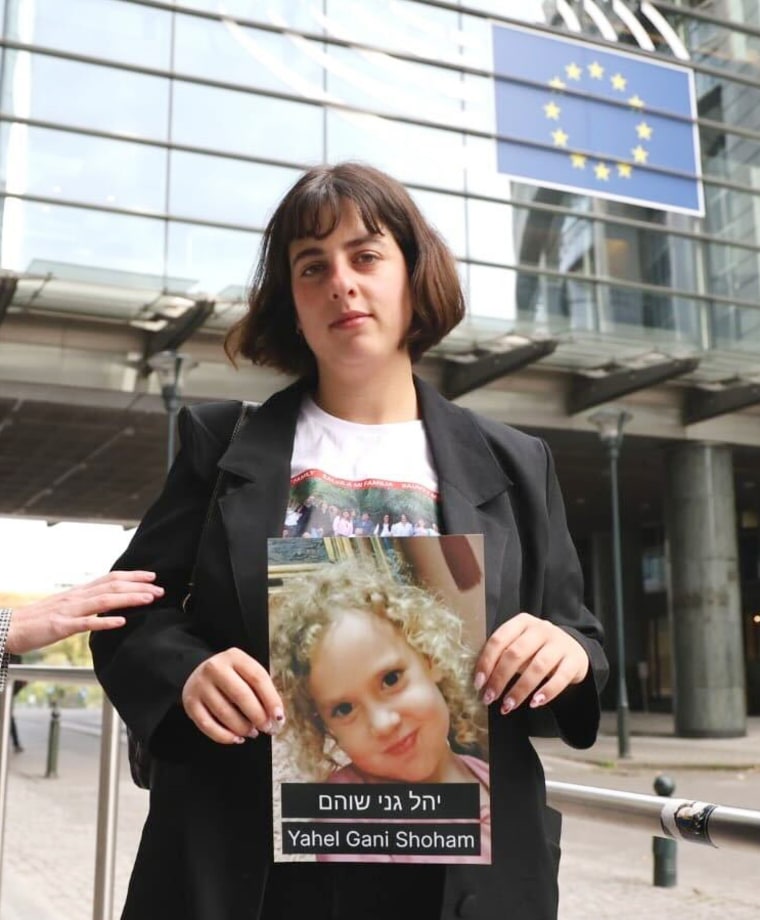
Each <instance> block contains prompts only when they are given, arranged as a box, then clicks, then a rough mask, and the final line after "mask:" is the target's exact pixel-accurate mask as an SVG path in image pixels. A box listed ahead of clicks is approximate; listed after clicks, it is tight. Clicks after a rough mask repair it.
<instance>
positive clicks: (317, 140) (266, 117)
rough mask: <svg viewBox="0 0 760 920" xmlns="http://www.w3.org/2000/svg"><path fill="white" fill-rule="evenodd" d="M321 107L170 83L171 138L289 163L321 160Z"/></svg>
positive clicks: (180, 142) (177, 141) (322, 151)
mask: <svg viewBox="0 0 760 920" xmlns="http://www.w3.org/2000/svg"><path fill="white" fill-rule="evenodd" d="M323 117H324V116H323V111H322V109H321V108H320V107H319V106H317V105H309V104H306V103H302V102H288V101H284V100H280V99H270V98H268V97H266V96H258V95H256V94H255V93H245V92H239V91H237V90H222V89H215V88H213V87H210V86H198V85H196V84H194V83H185V82H183V81H181V80H178V81H176V83H175V84H174V98H173V108H172V137H173V139H174V141H175V142H176V143H178V144H189V145H192V146H196V147H203V148H212V149H213V150H224V151H229V152H232V153H240V154H242V155H243V156H249V157H263V158H266V159H272V160H285V161H289V162H291V163H305V162H306V163H308V162H315V161H317V162H320V161H322V159H323V153H324V150H323V130H322V121H323Z"/></svg>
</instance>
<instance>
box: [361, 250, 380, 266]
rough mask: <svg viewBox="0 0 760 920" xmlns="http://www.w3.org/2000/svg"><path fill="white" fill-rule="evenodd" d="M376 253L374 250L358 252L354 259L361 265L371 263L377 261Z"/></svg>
mask: <svg viewBox="0 0 760 920" xmlns="http://www.w3.org/2000/svg"><path fill="white" fill-rule="evenodd" d="M377 258H378V257H377V254H376V253H374V252H360V253H359V254H358V255H357V256H356V261H357V262H359V263H360V264H361V265H371V264H372V263H373V262H377Z"/></svg>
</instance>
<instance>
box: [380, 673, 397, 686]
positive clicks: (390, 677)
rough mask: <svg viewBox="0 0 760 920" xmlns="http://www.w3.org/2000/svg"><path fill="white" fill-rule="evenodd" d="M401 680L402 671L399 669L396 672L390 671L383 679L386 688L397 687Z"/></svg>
mask: <svg viewBox="0 0 760 920" xmlns="http://www.w3.org/2000/svg"><path fill="white" fill-rule="evenodd" d="M400 680H401V670H400V669H397V670H395V671H388V673H387V674H386V675H385V676H384V677H383V686H384V687H395V686H396V684H397V683H398V682H399V681H400Z"/></svg>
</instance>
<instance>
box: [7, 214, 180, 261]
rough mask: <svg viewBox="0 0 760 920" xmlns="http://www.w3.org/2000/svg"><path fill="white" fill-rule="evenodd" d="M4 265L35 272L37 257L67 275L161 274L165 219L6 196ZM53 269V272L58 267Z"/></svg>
mask: <svg viewBox="0 0 760 920" xmlns="http://www.w3.org/2000/svg"><path fill="white" fill-rule="evenodd" d="M0 251H1V256H0V258H1V259H2V267H3V268H6V269H9V270H11V271H20V272H24V271H29V270H32V271H34V270H35V269H34V264H33V263H34V262H40V261H42V262H47V263H50V262H53V263H60V264H62V265H63V266H66V274H67V277H69V278H72V277H76V268H77V267H81V268H82V270H83V277H88V276H89V273H91V270H92V269H93V268H104V269H114V270H116V271H119V272H133V273H139V274H141V275H154V276H155V275H157V276H160V275H162V274H163V252H164V222H163V221H161V220H156V219H153V218H145V217H127V216H125V215H122V214H107V213H103V212H99V211H88V210H86V209H84V208H70V207H63V206H58V205H49V204H37V203H36V202H27V201H22V200H21V199H19V198H6V199H5V201H4V205H3V214H2V225H0ZM50 270H52V271H53V273H54V274H55V267H54V266H51V267H50Z"/></svg>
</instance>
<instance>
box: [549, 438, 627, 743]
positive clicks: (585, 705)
mask: <svg viewBox="0 0 760 920" xmlns="http://www.w3.org/2000/svg"><path fill="white" fill-rule="evenodd" d="M543 448H544V451H545V454H546V509H547V514H548V525H549V526H548V546H547V553H546V564H545V570H544V597H543V600H544V603H543V615H544V616H545V617H547V618H548V619H550V620H551V621H552V622H553V623H556V625H557V626H559V627H561V628H562V629H564V630H566V631H567V632H568V633H570V635H571V636H573V638H574V639H576V640H577V641H578V642H579V643H580V644H581V645H582V646H583V648H584V650H585V651H586V654H587V655H588V659H589V670H588V674H587V675H586V677H585V679H584V680H583V681H582V682H581V683H580V684H574V685H571V686H570V687H568V688H567V689H566V690H565V691H564V692H563V693H562V694H560V696H559V697H557V699H556V700H554V702H553V703H551V704H550V705H549V707H548V708H549V710H550V711H551V713H552V714H553V716H554V719H555V720H556V727H557V729H558V730H559V734H560V736H561V737H562V738H563V740H564V741H566V742H567V743H568V744H570V745H571V746H572V747H577V748H587V747H590V746H591V745H592V744H593V743H594V741H595V740H596V735H597V731H598V728H599V717H600V705H599V694H600V692H601V691H602V689H603V687H604V685H605V683H606V681H607V677H608V674H609V666H608V664H607V658H606V656H605V654H604V650H603V648H602V642H603V638H604V637H603V632H602V627H601V624H600V623H599V621H598V620H597V619H596V617H595V616H594V615H593V614H592V613H591V611H590V610H588V608H587V607H586V606H585V605H584V603H583V575H582V573H581V566H580V562H579V560H578V554H577V552H576V550H575V546H574V545H573V541H572V538H571V537H570V532H569V530H568V528H567V518H566V516H565V505H564V502H563V499H562V494H561V492H560V487H559V482H558V480H557V474H556V472H555V469H554V460H553V458H552V455H551V451H550V450H549V448H548V446H547V445H546V444H545V443H544V444H543ZM536 728H537V729H538V730H536V731H534V732H533V733H534V734H541V733H542V732H541V731H540V728H539V727H538V726H536Z"/></svg>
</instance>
